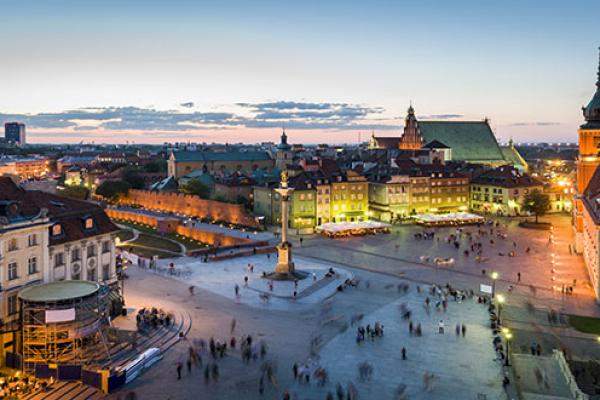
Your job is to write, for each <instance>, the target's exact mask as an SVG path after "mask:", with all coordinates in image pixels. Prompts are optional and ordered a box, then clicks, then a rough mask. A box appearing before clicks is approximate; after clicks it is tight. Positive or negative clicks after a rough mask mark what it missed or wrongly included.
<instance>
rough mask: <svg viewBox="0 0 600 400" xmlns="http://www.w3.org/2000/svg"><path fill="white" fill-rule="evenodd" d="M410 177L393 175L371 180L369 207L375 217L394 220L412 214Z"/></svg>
mask: <svg viewBox="0 0 600 400" xmlns="http://www.w3.org/2000/svg"><path fill="white" fill-rule="evenodd" d="M410 197H411V196H410V177H409V176H407V175H392V176H385V177H380V178H379V179H377V180H375V181H370V182H369V208H370V210H371V213H372V216H373V218H375V219H378V220H380V221H385V222H392V221H394V220H397V219H401V218H406V217H408V216H409V214H410Z"/></svg>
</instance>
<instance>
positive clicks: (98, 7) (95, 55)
mask: <svg viewBox="0 0 600 400" xmlns="http://www.w3.org/2000/svg"><path fill="white" fill-rule="evenodd" d="M594 10H596V11H600V5H598V4H597V3H595V2H592V1H580V2H577V3H576V4H574V5H570V6H569V8H568V9H565V7H564V6H563V4H561V3H560V2H544V8H540V7H536V6H535V4H533V3H531V4H527V5H523V4H520V3H518V2H509V3H503V4H502V5H485V6H483V5H479V4H477V3H474V2H460V3H458V4H452V6H450V5H444V4H441V5H437V4H435V5H434V4H420V5H416V4H412V3H388V2H378V3H376V4H371V5H369V6H368V7H367V6H365V5H358V4H345V3H339V2H331V3H328V4H326V5H323V4H319V3H316V2H315V3H311V2H309V3H303V4H302V6H297V5H292V4H279V3H275V2H260V3H255V4H253V5H248V4H244V3H243V2H235V1H232V2H227V3H220V5H219V6H216V5H211V4H203V3H197V2H186V1H179V2H176V3H175V6H173V5H172V4H169V5H166V4H162V3H160V2H144V3H141V2H129V3H128V4H127V5H122V4H119V3H116V2H104V3H102V4H93V3H86V4H83V3H78V2H69V1H62V2H58V3H52V5H50V4H36V5H33V4H22V3H20V2H8V3H7V4H5V5H4V6H3V11H4V12H3V15H2V16H0V22H2V23H1V24H0V37H3V38H6V39H7V40H2V41H1V42H0V51H2V53H3V54H8V55H10V57H9V62H5V63H3V65H2V67H0V70H2V71H3V73H2V74H0V87H2V88H3V91H4V92H5V93H10V94H11V95H10V96H2V98H0V121H1V122H8V121H22V122H25V123H26V124H27V127H28V138H29V139H30V142H32V143H40V142H46V143H78V142H80V141H82V140H83V141H85V142H90V141H95V142H96V143H124V142H126V141H130V142H136V143H162V142H165V141H194V142H229V143H233V142H257V141H275V140H277V138H278V136H279V134H280V132H281V128H282V127H285V128H286V129H287V130H288V133H289V134H290V140H291V141H293V142H297V143H318V142H326V143H344V142H346V143H356V141H357V140H358V138H359V133H360V137H361V138H362V140H363V141H364V140H366V139H367V138H368V137H369V136H370V135H371V132H372V131H375V134H376V135H381V136H388V135H392V136H398V135H399V134H400V133H401V127H402V125H403V119H404V116H405V114H406V109H407V108H408V105H409V104H410V103H411V102H412V104H413V105H414V107H415V110H416V114H417V117H418V118H419V119H423V120H425V119H445V120H482V119H484V118H486V117H487V118H489V119H490V120H491V125H492V127H493V128H494V131H495V133H496V136H497V137H498V139H499V140H500V141H508V139H509V138H511V137H513V138H514V139H515V141H520V142H537V141H562V142H564V141H571V142H573V141H575V140H576V137H577V128H578V126H579V125H580V124H581V123H582V121H583V117H582V115H581V106H583V105H585V104H587V102H588V101H589V99H590V97H591V96H592V94H593V91H594V83H595V81H596V72H597V71H598V50H597V47H598V44H599V43H598V40H597V39H596V38H597V37H600V35H598V33H600V27H598V25H597V24H594V22H595V21H594V16H595V15H597V12H595V11H594ZM24 25H26V26H27V29H20V28H21V27H22V26H24Z"/></svg>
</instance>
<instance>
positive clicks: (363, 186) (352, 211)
mask: <svg viewBox="0 0 600 400" xmlns="http://www.w3.org/2000/svg"><path fill="white" fill-rule="evenodd" d="M330 204H331V221H332V222H342V221H364V220H366V219H369V183H368V182H367V178H365V177H364V176H362V175H361V174H359V173H357V172H355V171H352V170H348V171H346V172H343V173H335V174H334V175H333V176H332V177H331V203H330Z"/></svg>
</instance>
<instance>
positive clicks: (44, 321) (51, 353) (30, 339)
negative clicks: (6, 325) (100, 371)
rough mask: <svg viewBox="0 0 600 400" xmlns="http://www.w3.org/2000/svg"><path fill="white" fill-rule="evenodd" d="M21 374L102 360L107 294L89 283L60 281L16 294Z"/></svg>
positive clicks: (96, 285) (104, 353)
mask: <svg viewBox="0 0 600 400" xmlns="http://www.w3.org/2000/svg"><path fill="white" fill-rule="evenodd" d="M19 297H20V299H21V305H22V307H21V317H22V330H23V342H22V343H23V370H24V371H26V372H34V370H35V367H36V365H37V364H55V365H58V364H68V365H85V364H88V363H90V362H93V361H94V360H95V359H97V358H99V357H102V356H104V357H105V356H106V353H107V352H108V349H107V346H106V343H105V341H104V335H103V332H102V331H103V328H104V326H105V325H106V315H107V309H108V290H105V289H104V288H103V287H100V286H99V285H98V284H96V283H94V282H90V281H62V282H53V283H48V284H44V285H38V286H35V287H31V288H27V289H25V290H23V291H21V293H19Z"/></svg>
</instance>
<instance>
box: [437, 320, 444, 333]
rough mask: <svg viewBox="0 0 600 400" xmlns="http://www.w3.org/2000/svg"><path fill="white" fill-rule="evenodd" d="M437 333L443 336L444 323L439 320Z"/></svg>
mask: <svg viewBox="0 0 600 400" xmlns="http://www.w3.org/2000/svg"><path fill="white" fill-rule="evenodd" d="M438 333H439V334H441V335H443V334H444V321H443V320H441V319H440V322H439V323H438Z"/></svg>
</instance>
